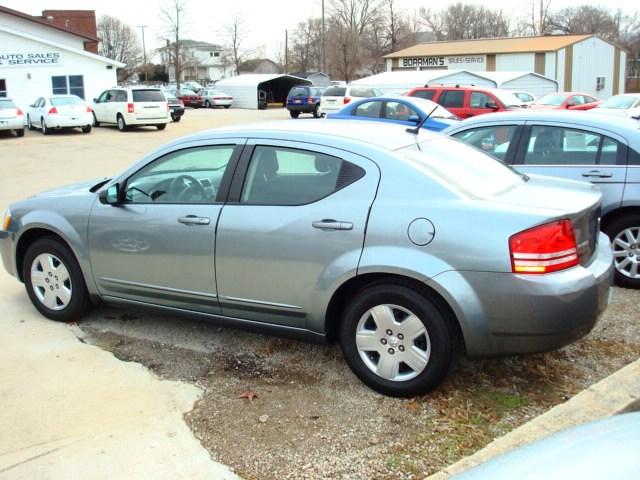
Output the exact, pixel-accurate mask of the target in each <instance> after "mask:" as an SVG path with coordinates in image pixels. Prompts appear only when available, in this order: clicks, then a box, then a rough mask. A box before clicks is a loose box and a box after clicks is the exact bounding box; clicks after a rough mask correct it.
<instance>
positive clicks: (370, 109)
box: [353, 102, 382, 118]
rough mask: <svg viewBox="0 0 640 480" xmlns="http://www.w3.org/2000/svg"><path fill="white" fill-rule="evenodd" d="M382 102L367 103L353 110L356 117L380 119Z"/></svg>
mask: <svg viewBox="0 0 640 480" xmlns="http://www.w3.org/2000/svg"><path fill="white" fill-rule="evenodd" d="M381 107H382V102H365V103H361V104H360V105H358V106H357V107H356V108H354V109H353V115H354V116H355V117H366V118H380V110H381Z"/></svg>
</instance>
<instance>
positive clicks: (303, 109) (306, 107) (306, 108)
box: [287, 103, 316, 113]
mask: <svg viewBox="0 0 640 480" xmlns="http://www.w3.org/2000/svg"><path fill="white" fill-rule="evenodd" d="M315 108H316V104H315V103H310V104H309V103H305V104H300V105H295V104H294V105H287V110H289V111H290V112H300V113H313V111H314V110H315Z"/></svg>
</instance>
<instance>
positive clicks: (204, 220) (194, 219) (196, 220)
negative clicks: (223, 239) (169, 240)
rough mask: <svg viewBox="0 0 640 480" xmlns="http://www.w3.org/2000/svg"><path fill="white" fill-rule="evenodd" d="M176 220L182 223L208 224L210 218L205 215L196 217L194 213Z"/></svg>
mask: <svg viewBox="0 0 640 480" xmlns="http://www.w3.org/2000/svg"><path fill="white" fill-rule="evenodd" d="M178 222H179V223H182V224H184V225H209V223H210V222H211V219H209V218H207V217H198V216H196V215H187V216H186V217H180V218H179V219H178Z"/></svg>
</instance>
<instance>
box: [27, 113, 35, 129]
mask: <svg viewBox="0 0 640 480" xmlns="http://www.w3.org/2000/svg"><path fill="white" fill-rule="evenodd" d="M27 128H28V129H29V130H35V128H34V126H33V124H32V123H31V117H30V116H29V115H27Z"/></svg>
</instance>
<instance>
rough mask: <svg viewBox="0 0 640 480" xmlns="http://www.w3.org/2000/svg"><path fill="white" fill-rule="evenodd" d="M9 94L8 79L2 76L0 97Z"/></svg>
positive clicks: (0, 79)
mask: <svg viewBox="0 0 640 480" xmlns="http://www.w3.org/2000/svg"><path fill="white" fill-rule="evenodd" d="M6 96H7V81H6V80H5V79H4V78H0V97H6Z"/></svg>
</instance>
